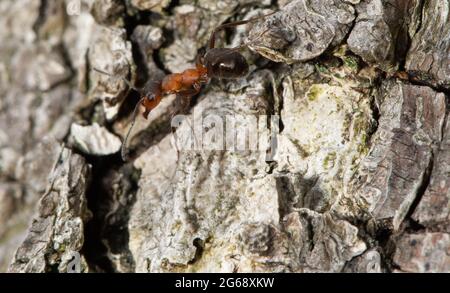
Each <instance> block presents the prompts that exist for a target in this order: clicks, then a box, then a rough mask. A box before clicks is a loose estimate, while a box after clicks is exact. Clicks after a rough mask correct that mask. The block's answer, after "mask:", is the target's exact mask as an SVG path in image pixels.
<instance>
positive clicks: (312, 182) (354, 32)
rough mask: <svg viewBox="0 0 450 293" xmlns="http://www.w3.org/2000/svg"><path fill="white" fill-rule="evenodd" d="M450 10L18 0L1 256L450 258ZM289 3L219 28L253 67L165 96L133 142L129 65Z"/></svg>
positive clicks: (4, 71) (142, 70)
mask: <svg viewBox="0 0 450 293" xmlns="http://www.w3.org/2000/svg"><path fill="white" fill-rule="evenodd" d="M193 2H195V4H192V3H193ZM449 10H450V1H449V0H442V1H426V0H388V1H382V0H317V1H306V0H292V1H289V0H278V1H269V0H244V1H242V0H221V1H212V0H199V1H185V0H180V1H170V0H65V1H57V0H41V1H36V0H17V1H1V2H0V13H1V15H2V17H1V18H0V27H1V28H2V29H1V30H0V39H1V42H0V97H1V99H0V125H1V128H0V271H9V272H67V271H73V270H75V271H80V272H450V179H449V178H450V119H449V115H448V113H449V109H450V107H449V97H450V96H449V95H450V41H449V40H450V16H449V15H448V11H449ZM271 12H276V13H274V14H271V15H270V16H267V17H265V18H262V19H258V20H257V21H254V22H252V23H249V24H246V25H242V26H237V27H233V28H230V29H226V30H223V31H220V32H218V34H217V41H216V46H217V47H240V46H242V47H241V48H240V49H239V52H241V53H242V54H243V56H244V57H245V58H246V59H247V61H248V63H249V73H248V75H246V76H245V77H242V78H237V79H215V78H213V79H212V80H211V81H210V82H209V83H208V84H206V85H204V86H203V88H202V90H201V91H200V93H199V94H198V95H196V96H194V97H193V98H192V100H191V102H190V105H188V106H189V107H188V109H187V110H186V111H184V113H183V114H184V116H175V117H181V118H183V119H181V120H179V122H180V123H179V124H177V125H176V126H177V127H173V126H174V125H173V121H174V120H173V117H174V115H175V114H176V113H179V104H180V97H177V96H175V95H168V96H166V97H164V99H163V100H162V102H161V104H160V105H159V106H158V107H157V108H156V109H155V110H154V111H152V112H151V113H150V115H149V117H148V119H144V118H143V117H142V115H138V117H137V120H136V125H135V127H134V129H133V131H132V132H131V135H130V138H129V142H128V147H127V149H128V150H129V160H127V161H126V162H124V161H122V159H121V156H120V148H121V145H122V141H123V140H124V137H125V135H126V132H127V130H128V128H129V126H130V124H131V122H132V118H133V115H132V112H133V109H134V107H135V105H136V103H137V102H138V100H139V93H138V92H136V91H133V90H131V89H130V88H129V87H128V85H127V83H126V82H124V81H123V79H122V78H125V79H128V80H130V81H131V82H132V83H133V84H135V85H136V87H142V86H143V85H144V84H145V83H146V82H147V81H148V80H157V79H160V78H161V77H162V76H164V75H165V74H169V73H175V72H182V71H183V70H185V69H187V68H193V67H194V66H195V63H196V56H197V55H198V54H201V52H204V50H205V48H206V47H207V44H208V41H209V37H210V34H211V32H212V31H213V30H214V28H215V27H217V26H218V25H220V24H223V23H226V22H231V21H236V20H242V19H249V18H252V17H257V16H262V15H265V14H269V13H271ZM94 68H96V69H100V70H102V71H105V72H107V73H109V74H111V75H110V76H109V75H106V74H102V73H100V72H97V71H94V70H93V69H94ZM171 126H172V127H171Z"/></svg>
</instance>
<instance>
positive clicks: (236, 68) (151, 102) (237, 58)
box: [94, 12, 275, 161]
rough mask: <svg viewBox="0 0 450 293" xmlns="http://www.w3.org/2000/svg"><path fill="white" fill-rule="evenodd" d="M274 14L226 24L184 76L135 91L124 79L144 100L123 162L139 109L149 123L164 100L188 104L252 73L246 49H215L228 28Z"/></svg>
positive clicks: (163, 79)
mask: <svg viewBox="0 0 450 293" xmlns="http://www.w3.org/2000/svg"><path fill="white" fill-rule="evenodd" d="M274 13H275V12H272V13H269V14H266V15H263V16H260V17H254V18H251V19H248V20H242V21H236V22H230V23H225V24H222V25H220V26H218V27H216V28H215V29H214V31H213V32H212V34H211V37H210V39H209V45H208V48H207V50H206V53H205V54H204V55H203V56H202V55H199V56H197V62H196V67H195V68H193V69H186V70H184V71H183V72H181V73H172V74H168V75H166V76H165V77H164V78H162V79H161V80H149V81H148V82H147V83H146V84H145V86H144V87H143V88H142V89H138V88H136V87H134V86H133V85H132V84H131V82H130V81H128V80H127V79H125V78H123V80H124V81H125V82H126V84H127V85H128V86H129V87H130V88H131V89H133V90H135V91H137V92H139V93H140V95H141V99H140V100H139V102H138V103H137V105H136V107H135V108H134V111H133V120H132V122H131V125H130V128H129V129H128V132H127V134H126V136H125V139H124V141H123V143H122V149H121V155H122V160H124V161H126V159H127V158H126V155H127V154H126V145H127V141H128V137H129V135H130V133H131V130H132V129H133V126H134V124H135V122H136V117H137V110H138V108H139V106H141V105H142V106H143V107H144V109H145V111H144V112H143V116H144V118H146V119H147V117H148V115H149V114H150V112H151V111H152V110H153V109H154V108H156V107H157V106H158V105H159V103H160V102H161V100H162V98H163V97H165V96H166V95H169V94H177V98H180V99H183V100H186V99H189V98H190V97H192V96H195V95H196V94H198V93H199V92H200V90H201V87H202V85H203V84H206V83H208V81H209V80H210V79H211V78H219V79H237V78H241V77H244V76H245V75H247V73H248V70H249V66H248V63H247V60H246V59H245V57H244V56H243V55H242V54H241V53H239V50H240V49H241V48H242V47H243V46H240V47H236V48H215V47H214V46H215V42H216V36H217V33H218V32H219V31H220V30H223V29H225V28H229V27H234V26H238V25H243V24H247V23H250V22H255V21H257V20H260V19H263V18H265V17H267V16H269V15H272V14H274ZM94 70H95V71H97V72H99V73H102V74H106V75H110V76H111V74H109V73H106V72H104V71H101V70H99V69H96V68H94ZM185 104H186V103H185ZM187 104H189V103H187Z"/></svg>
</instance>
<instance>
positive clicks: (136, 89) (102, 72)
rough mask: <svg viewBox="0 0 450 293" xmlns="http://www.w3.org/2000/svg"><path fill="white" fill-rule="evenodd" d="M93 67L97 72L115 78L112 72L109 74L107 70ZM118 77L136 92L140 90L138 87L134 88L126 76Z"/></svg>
mask: <svg viewBox="0 0 450 293" xmlns="http://www.w3.org/2000/svg"><path fill="white" fill-rule="evenodd" d="M93 69H94V70H95V71H97V72H98V73H101V74H105V75H108V76H110V77H112V78H117V77H116V76H113V75H112V74H110V73H108V72H105V71H103V70H100V69H98V68H95V67H94V68H93ZM120 78H121V79H122V80H123V81H124V82H125V83H126V84H127V86H128V87H129V88H131V89H133V90H135V91H137V92H140V90H139V89H138V88H136V87H135V86H134V85H132V84H131V82H130V81H129V80H128V79H126V78H125V77H123V76H121V77H120Z"/></svg>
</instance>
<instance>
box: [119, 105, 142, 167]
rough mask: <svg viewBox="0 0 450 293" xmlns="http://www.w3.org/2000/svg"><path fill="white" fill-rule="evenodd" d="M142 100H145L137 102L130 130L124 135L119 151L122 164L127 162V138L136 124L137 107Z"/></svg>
mask: <svg viewBox="0 0 450 293" xmlns="http://www.w3.org/2000/svg"><path fill="white" fill-rule="evenodd" d="M144 99H145V97H143V98H141V99H140V100H139V102H138V103H137V104H136V107H134V110H133V120H132V121H131V125H130V128H128V131H127V134H126V135H125V139H124V140H123V142H122V148H121V149H120V155H121V156H122V160H123V161H124V162H126V161H127V142H128V138H129V136H130V134H131V130H133V127H134V124H135V123H136V118H137V112H138V109H139V106H140V105H141V103H142V102H143V101H144Z"/></svg>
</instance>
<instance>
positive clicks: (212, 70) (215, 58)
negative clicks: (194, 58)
mask: <svg viewBox="0 0 450 293" xmlns="http://www.w3.org/2000/svg"><path fill="white" fill-rule="evenodd" d="M203 58H204V61H203V62H204V66H205V67H206V68H207V70H208V75H209V76H210V77H215V78H230V79H231V78H240V77H243V76H245V75H247V73H248V63H247V60H246V59H245V58H244V56H242V54H241V53H239V52H238V51H236V50H233V49H228V48H212V49H209V50H208V51H207V52H206V54H205V56H204V57H203Z"/></svg>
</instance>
